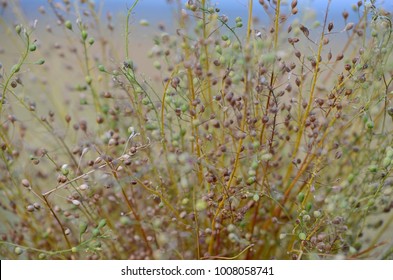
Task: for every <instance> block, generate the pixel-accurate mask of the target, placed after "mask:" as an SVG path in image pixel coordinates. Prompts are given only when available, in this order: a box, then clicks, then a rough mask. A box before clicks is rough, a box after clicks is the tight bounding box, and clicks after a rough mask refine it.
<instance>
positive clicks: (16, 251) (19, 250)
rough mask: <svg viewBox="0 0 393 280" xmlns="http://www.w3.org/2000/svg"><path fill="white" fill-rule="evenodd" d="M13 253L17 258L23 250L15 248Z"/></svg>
mask: <svg viewBox="0 0 393 280" xmlns="http://www.w3.org/2000/svg"><path fill="white" fill-rule="evenodd" d="M14 253H15V254H17V255H18V256H19V255H21V254H22V253H23V250H22V248H21V247H15V249H14Z"/></svg>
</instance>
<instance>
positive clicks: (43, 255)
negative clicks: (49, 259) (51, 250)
mask: <svg viewBox="0 0 393 280" xmlns="http://www.w3.org/2000/svg"><path fill="white" fill-rule="evenodd" d="M38 259H39V260H44V259H46V255H45V254H44V253H40V254H39V255H38Z"/></svg>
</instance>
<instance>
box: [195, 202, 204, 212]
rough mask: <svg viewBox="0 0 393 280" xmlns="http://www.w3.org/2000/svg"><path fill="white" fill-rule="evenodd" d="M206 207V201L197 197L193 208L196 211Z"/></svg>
mask: <svg viewBox="0 0 393 280" xmlns="http://www.w3.org/2000/svg"><path fill="white" fill-rule="evenodd" d="M206 207H207V203H206V201H204V200H202V199H199V200H198V201H197V202H196V203H195V210H197V211H202V210H205V209H206Z"/></svg>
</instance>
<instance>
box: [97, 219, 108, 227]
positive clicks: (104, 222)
mask: <svg viewBox="0 0 393 280" xmlns="http://www.w3.org/2000/svg"><path fill="white" fill-rule="evenodd" d="M104 226H106V220H105V219H102V220H101V221H100V222H99V223H98V228H103V227H104Z"/></svg>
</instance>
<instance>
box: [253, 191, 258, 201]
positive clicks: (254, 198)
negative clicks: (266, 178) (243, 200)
mask: <svg viewBox="0 0 393 280" xmlns="http://www.w3.org/2000/svg"><path fill="white" fill-rule="evenodd" d="M252 199H253V200H254V201H258V200H259V195H258V194H257V193H256V194H254V195H253V197H252Z"/></svg>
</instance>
